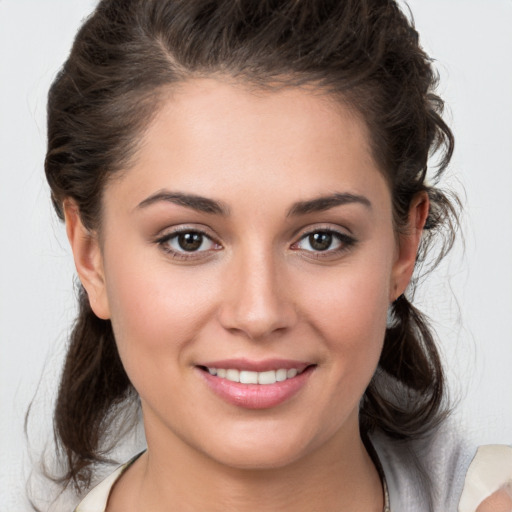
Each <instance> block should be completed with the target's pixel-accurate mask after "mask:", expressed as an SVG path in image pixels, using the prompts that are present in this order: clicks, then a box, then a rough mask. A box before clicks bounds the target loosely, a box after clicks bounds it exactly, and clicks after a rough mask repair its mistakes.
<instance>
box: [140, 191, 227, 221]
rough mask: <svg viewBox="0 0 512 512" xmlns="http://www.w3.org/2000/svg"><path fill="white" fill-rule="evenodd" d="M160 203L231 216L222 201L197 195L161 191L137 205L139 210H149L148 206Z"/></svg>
mask: <svg viewBox="0 0 512 512" xmlns="http://www.w3.org/2000/svg"><path fill="white" fill-rule="evenodd" d="M160 201H163V202H168V203H174V204H177V205H179V206H185V207H186V208H191V209H193V210H197V211H199V212H203V213H211V214H216V215H223V216H226V215H229V208H228V207H227V206H226V205H224V204H223V203H222V202H220V201H214V200H213V199H209V198H208V197H203V196H198V195H195V194H185V193H183V192H171V191H169V190H160V191H159V192H156V193H155V194H152V195H150V196H149V197H147V198H146V199H144V200H143V201H141V202H140V203H139V204H138V205H137V209H139V208H147V207H148V206H151V205H152V204H155V203H158V202H160Z"/></svg>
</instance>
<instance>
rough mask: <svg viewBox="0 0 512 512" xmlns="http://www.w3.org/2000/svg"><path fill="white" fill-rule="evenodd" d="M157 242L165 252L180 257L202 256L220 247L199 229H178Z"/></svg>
mask: <svg viewBox="0 0 512 512" xmlns="http://www.w3.org/2000/svg"><path fill="white" fill-rule="evenodd" d="M157 242H158V245H160V247H162V249H164V250H165V251H166V252H168V253H171V254H174V255H181V256H182V257H186V255H187V254H188V255H190V257H195V256H196V255H197V256H200V255H203V256H204V255H206V254H207V253H209V252H211V251H215V250H218V249H220V248H221V247H220V246H219V244H217V243H216V242H214V241H213V240H212V239H211V238H210V237H209V236H208V235H206V234H204V233H202V232H201V231H178V232H175V233H172V234H169V235H165V236H164V237H162V238H160V239H159V240H157Z"/></svg>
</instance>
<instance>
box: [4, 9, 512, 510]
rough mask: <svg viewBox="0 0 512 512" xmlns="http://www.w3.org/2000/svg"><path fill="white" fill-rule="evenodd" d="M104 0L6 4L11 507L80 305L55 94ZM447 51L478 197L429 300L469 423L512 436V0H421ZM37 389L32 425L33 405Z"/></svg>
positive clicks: (469, 187)
mask: <svg viewBox="0 0 512 512" xmlns="http://www.w3.org/2000/svg"><path fill="white" fill-rule="evenodd" d="M94 5H95V1H94V0H0V241H1V242H0V243H1V252H0V262H1V264H0V406H1V411H0V449H1V456H0V511H1V512H21V511H24V510H28V508H29V507H28V504H27V502H26V501H25V498H24V481H25V478H26V474H27V472H28V471H29V470H30V467H31V457H34V456H36V455H37V450H38V449H39V448H40V447H41V446H42V445H43V444H44V442H45V441H46V440H47V439H48V438H49V437H50V436H51V408H52V399H53V397H54V394H55V389H56V384H57V379H58V374H59V371H60V366H61V362H62V356H63V351H64V346H65V341H66V336H67V333H68V332H69V326H70V324H71V322H72V320H73V315H74V312H75V305H74V292H73V265H72V258H71V255H70V251H69V249H68V246H67V241H66V239H65V234H64V228H63V226H62V225H61V224H60V223H59V222H58V221H57V219H56V217H55V214H54V213H53V211H52V209H51V206H50V201H49V192H48V188H47V185H46V183H45V181H44V178H43V160H44V153H45V102H46V99H45V96H46V93H47V90H48V87H49V85H50V83H51V81H52V79H53V78H54V76H55V74H56V72H57V70H58V69H59V67H60V65H61V64H62V62H63V61H64V59H65V58H66V56H67V53H68V51H69V48H70V45H71V42H72V38H73V36H74V33H75V32H76V29H77V27H78V25H79V23H80V20H81V19H83V18H84V16H86V15H87V14H88V13H89V12H90V11H91V10H92V8H93V7H94ZM409 5H410V7H411V10H412V12H413V14H414V17H415V20H416V25H417V28H418V30H419V32H420V35H421V41H422V44H423V46H424V47H425V48H426V49H427V51H428V52H429V53H430V55H432V56H433V57H434V58H435V60H436V66H437V68H438V70H439V73H440V75H441V85H440V88H439V90H440V92H441V94H442V95H443V96H444V98H445V99H446V101H447V104H448V106H449V109H448V110H447V113H446V119H447V121H448V123H449V124H450V126H451V127H452V128H453V130H454V132H455V136H456V142H457V145H456V152H455V155H454V158H453V163H452V165H451V168H450V173H449V174H450V175H449V176H448V178H447V181H446V184H447V186H449V187H452V188H455V189H456V190H457V191H458V193H459V194H460V195H461V198H462V200H463V203H464V205H465V212H464V216H463V222H462V224H463V231H464V238H465V248H464V247H463V245H462V244H461V243H459V244H458V245H457V246H456V248H455V250H454V251H453V253H452V254H451V256H450V257H449V258H448V260H447V261H446V262H445V263H444V264H443V265H442V266H441V267H440V268H439V269H438V271H437V272H436V273H435V274H433V275H431V276H430V277H429V279H428V280H427V281H426V282H425V283H424V286H423V288H422V291H421V293H420V294H419V295H418V303H419V304H420V306H421V307H422V308H423V309H425V310H426V311H427V312H428V313H429V315H430V316H431V318H432V320H433V324H434V326H435V328H436V330H437V332H438V335H439V338H440V340H441V342H440V344H441V350H442V353H443V357H444V360H445V364H446V368H447V373H448V377H449V384H450V389H451V395H452V397H453V398H454V399H457V401H458V405H457V408H456V412H455V417H456V420H457V422H458V423H459V424H460V425H461V427H460V428H461V431H462V430H463V429H465V431H466V435H468V436H469V437H470V438H471V439H472V440H473V441H474V442H475V443H481V444H483V443H494V442H500V443H507V444H510V443H511V442H512V30H511V29H510V27H511V26H512V0H485V1H484V0H411V1H410V2H409ZM36 391H37V396H36V401H35V405H34V416H33V419H32V422H31V426H30V429H29V431H30V436H31V442H32V448H31V449H30V450H29V449H27V444H26V439H25V437H24V434H23V422H24V415H25V412H26V409H27V407H28V404H29V402H30V400H31V399H32V398H33V396H34V394H35V393H36Z"/></svg>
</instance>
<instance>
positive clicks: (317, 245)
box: [308, 231, 333, 251]
mask: <svg viewBox="0 0 512 512" xmlns="http://www.w3.org/2000/svg"><path fill="white" fill-rule="evenodd" d="M332 241H333V236H332V233H328V232H325V231H319V232H318V233H312V234H311V235H309V236H308V242H309V245H310V247H311V248H312V249H313V250H315V251H326V250H327V249H330V248H331V245H332Z"/></svg>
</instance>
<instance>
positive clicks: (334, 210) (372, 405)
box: [46, 0, 468, 512]
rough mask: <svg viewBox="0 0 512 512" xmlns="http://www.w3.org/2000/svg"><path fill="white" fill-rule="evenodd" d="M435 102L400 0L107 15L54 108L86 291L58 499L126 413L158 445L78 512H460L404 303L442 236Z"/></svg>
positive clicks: (448, 212) (80, 477)
mask: <svg viewBox="0 0 512 512" xmlns="http://www.w3.org/2000/svg"><path fill="white" fill-rule="evenodd" d="M434 87H435V74H434V72H433V70H432V68H431V65H430V61H429V59H428V57H427V56H426V55H425V53H424V52H423V51H422V50H421V48H420V47H419V46H418V38H417V33H416V32H415V31H414V29H413V27H412V26H411V25H410V23H409V21H408V20H407V18H406V17H405V16H404V15H403V14H402V12H401V11H400V10H399V8H398V7H397V6H396V4H395V3H394V2H391V1H377V0H372V1H363V2H362V1H357V2H355V1H346V2H331V1H322V2H320V1H318V0H315V1H313V0H310V1H304V2H296V1H291V0H290V1H282V2H252V1H242V0H240V1H236V2H234V1H232V0H229V1H227V0H226V1H220V0H219V1H217V2H205V1H195V0H189V1H187V2H183V1H168V0H167V1H162V0H159V1H156V0H148V1H145V2H140V1H137V0H130V1H127V2H123V3H122V5H121V4H120V3H119V2H116V1H113V0H110V1H103V2H101V3H100V4H99V6H98V8H97V9H96V11H95V13H94V15H93V16H92V17H91V18H89V19H88V20H87V21H86V23H85V24H84V26H83V27H82V29H81V30H80V32H79V34H78V35H77V38H76V41H75V44H74V46H73V50H72V53H71V55H70V57H69V59H68V61H67V62H66V64H65V65H64V68H63V70H62V72H61V73H60V75H59V76H58V77H57V79H56V81H55V82H54V85H53V86H52V89H51V91H50V96H49V105H48V115H49V117H48V153H47V158H46V174H47V178H48V181H49V184H50V187H51V189H52V198H53V202H54V205H55V207H56V209H57V213H58V214H59V216H60V217H61V218H62V219H65V221H66V229H67V233H68V237H69V240H70V243H71V247H72V249H73V254H74V257H75V264H76V267H77V272H78V275H79V277H80V281H81V283H82V285H83V288H82V289H81V296H80V315H79V318H78V319H77V323H76V326H75V328H74V331H73V334H72V339H71V343H70V347H69V352H68V356H67V360H66V364H65V368H64V372H63V376H62V381H61V386H60V392H59V398H58V402H57V407H56V411H55V425H56V433H57V436H58V438H59V440H60V444H61V447H62V450H63V453H64V455H65V459H66V462H67V471H66V474H65V476H64V477H63V481H64V483H66V484H69V483H73V484H75V487H76V488H77V490H79V491H83V490H85V489H86V488H87V487H88V486H89V484H90V481H91V468H92V466H93V464H94V463H96V462H101V461H102V460H104V459H105V454H104V452H103V451H102V450H103V446H104V444H103V443H104V441H105V439H106V438H107V437H108V435H110V434H112V432H111V428H110V426H111V424H112V421H113V420H114V419H115V418H116V415H117V414H118V413H119V411H121V410H123V409H124V408H125V407H126V404H127V403H128V402H129V401H130V400H131V401H137V400H140V406H141V410H142V415H143V420H144V427H145V435H146V440H147V451H145V453H143V454H141V455H140V456H138V457H136V458H135V459H133V460H132V461H131V462H130V463H129V464H127V465H125V466H124V467H122V468H121V469H120V470H118V471H117V472H115V473H114V474H113V475H112V476H111V477H110V479H108V480H107V481H105V482H104V483H103V484H101V486H100V487H99V488H97V489H96V490H95V491H92V493H91V494H89V495H88V496H87V497H86V498H85V500H84V501H83V502H82V504H81V505H79V506H78V508H77V510H78V511H85V510H88V511H89V510H94V511H96V510H98V511H100V510H101V511H103V510H107V511H108V512H115V511H116V510H123V511H130V510H152V511H153V510H154V511H159V510H180V511H185V510H240V509H250V510H283V511H285V510H289V509H290V510H291V509H293V510H305V511H310V510H326V511H328V510H372V511H381V510H390V509H391V510H393V511H397V510H418V511H420V510H455V507H456V506H457V502H458V497H459V495H460V491H461V488H462V483H463V475H464V471H465V466H466V465H467V462H468V461H467V458H466V456H465V455H463V454H461V451H460V450H459V449H455V450H454V449H453V448H454V447H453V446H452V447H451V450H450V451H449V452H446V445H447V444H448V442H447V439H449V438H448V437H447V436H448V435H447V434H445V433H444V431H443V429H442V428H441V427H440V425H441V423H442V420H443V419H444V417H445V415H446V407H445V402H444V379H443V372H442V367H441V364H440V361H439V356H438V353H437V350H436V347H435V344H434V341H433V337H432V334H431V332H430V330H429V328H428V326H427V324H426V322H425V320H424V318H423V317H422V315H421V313H420V312H419V311H418V310H416V309H415V308H414V307H413V306H412V304H411V302H410V301H409V299H408V297H409V296H410V291H407V289H408V286H409V284H410V281H411V278H412V275H413V271H414V270H415V266H417V265H418V264H421V263H422V262H424V261H425V259H427V260H428V262H429V263H432V262H434V263H435V262H436V261H437V259H436V258H435V257H432V253H431V252H430V251H429V250H428V247H429V243H430V241H431V239H432V238H433V236H434V235H435V234H437V233H438V232H439V231H442V230H443V229H446V233H447V237H446V244H445V247H444V248H443V251H442V254H444V252H445V251H446V250H447V249H448V248H449V246H450V244H451V241H452V238H453V232H454V224H455V221H454V218H455V209H454V207H453V206H452V204H451V203H450V201H449V200H448V198H447V197H446V196H445V195H443V193H442V192H441V191H440V190H438V189H437V188H435V186H433V185H429V184H428V183H427V180H426V177H427V161H428V157H429V155H430V154H431V153H432V152H434V151H435V150H439V151H440V152H441V154H442V158H441V161H440V165H439V166H438V168H437V169H435V172H434V173H433V175H431V176H430V179H431V180H433V182H434V183H436V182H437V180H438V179H439V178H440V177H441V175H442V173H443V171H444V169H445V168H446V166H447V164H448V162H449V160H450V156H451V154H452V150H453V137H452V134H451V132H450V130H449V129H448V127H447V126H446V125H445V123H444V122H443V120H442V118H441V112H442V107H443V102H442V100H441V99H440V98H439V97H438V96H436V95H435V93H434ZM455 448H457V446H455ZM443 461H444V462H446V466H444V465H443ZM448 468H451V470H452V471H453V473H448V471H449V469H448Z"/></svg>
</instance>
